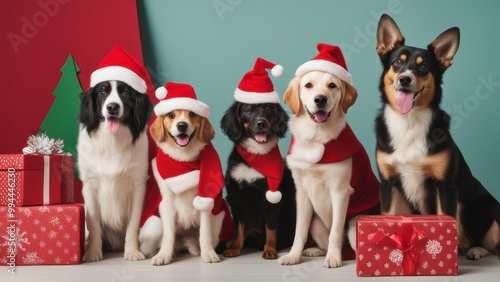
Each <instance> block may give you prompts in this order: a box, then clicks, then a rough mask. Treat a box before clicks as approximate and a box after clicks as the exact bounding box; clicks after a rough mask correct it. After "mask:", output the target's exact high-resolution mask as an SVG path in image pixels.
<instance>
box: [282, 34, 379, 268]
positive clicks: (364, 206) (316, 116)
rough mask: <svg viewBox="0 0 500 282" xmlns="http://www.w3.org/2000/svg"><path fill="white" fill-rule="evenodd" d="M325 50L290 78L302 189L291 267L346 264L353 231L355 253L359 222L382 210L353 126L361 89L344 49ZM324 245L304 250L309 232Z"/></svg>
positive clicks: (294, 156) (295, 165)
mask: <svg viewBox="0 0 500 282" xmlns="http://www.w3.org/2000/svg"><path fill="white" fill-rule="evenodd" d="M317 47H318V51H319V54H318V55H317V56H316V57H315V58H313V59H312V60H310V61H308V62H305V63H304V64H302V65H301V66H300V67H299V68H298V69H297V71H296V73H295V74H296V76H295V78H293V79H292V80H291V81H290V84H289V86H288V89H287V90H286V91H285V94H284V101H285V104H287V106H288V107H290V109H291V111H292V113H293V114H294V116H292V117H291V119H290V131H291V132H292V142H291V144H290V148H289V151H288V156H287V164H288V165H289V167H290V169H291V171H292V176H293V179H294V182H295V187H296V190H297V196H296V198H297V224H296V229H295V238H294V242H293V246H292V248H291V250H290V253H289V254H288V255H286V256H283V257H281V258H280V259H279V263H281V264H283V265H292V264H297V263H299V262H300V260H301V257H302V255H305V256H321V255H326V258H325V260H324V264H323V266H324V267H328V268H330V267H339V266H341V265H342V259H343V258H347V250H349V249H345V250H346V252H345V254H346V255H344V256H343V254H342V250H343V242H344V237H345V236H346V234H347V237H348V239H349V243H350V247H349V248H352V250H350V252H351V254H352V253H353V250H355V246H356V221H357V218H359V216H360V215H362V214H369V213H378V212H380V211H379V210H378V203H379V196H378V194H379V189H378V187H379V185H380V184H379V182H378V180H377V178H376V177H375V175H374V173H373V171H372V169H371V165H370V160H369V158H368V154H367V153H366V151H365V149H364V148H363V146H362V144H361V143H360V142H359V141H358V139H357V138H356V136H355V135H354V133H353V131H352V130H351V128H350V127H349V125H348V124H347V120H346V113H347V110H348V109H349V108H350V107H351V106H352V105H353V104H354V102H355V101H356V98H357V91H356V89H355V88H354V87H353V84H352V78H351V74H350V73H349V72H348V71H347V66H346V64H345V61H344V57H343V55H342V52H341V50H340V48H339V47H338V46H334V45H329V44H324V43H320V44H318V46H317ZM309 234H310V235H311V237H312V239H313V240H314V243H315V244H316V247H311V248H307V249H306V250H304V246H305V243H306V241H307V239H308V235H309Z"/></svg>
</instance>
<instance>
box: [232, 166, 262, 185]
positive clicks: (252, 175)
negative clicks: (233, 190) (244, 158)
mask: <svg viewBox="0 0 500 282" xmlns="http://www.w3.org/2000/svg"><path fill="white" fill-rule="evenodd" d="M230 173H231V177H232V178H234V179H235V180H236V181H238V182H239V183H241V182H243V181H246V182H248V183H252V182H254V181H255V180H257V179H262V178H265V176H264V175H262V174H261V173H260V172H258V171H256V170H255V169H254V168H252V167H250V166H247V165H245V164H243V163H240V164H238V165H236V166H235V167H234V168H233V169H232V170H231V172H230Z"/></svg>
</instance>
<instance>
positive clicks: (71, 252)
mask: <svg viewBox="0 0 500 282" xmlns="http://www.w3.org/2000/svg"><path fill="white" fill-rule="evenodd" d="M84 217H85V213H84V209H83V205H82V204H69V205H54V206H32V207H16V208H14V209H9V207H4V206H2V207H0V231H1V232H0V264H1V265H7V266H9V267H11V268H13V267H14V268H15V266H18V265H39V264H43V265H52V264H79V263H80V262H81V257H82V253H83V242H84V235H85V232H84V228H85V222H84Z"/></svg>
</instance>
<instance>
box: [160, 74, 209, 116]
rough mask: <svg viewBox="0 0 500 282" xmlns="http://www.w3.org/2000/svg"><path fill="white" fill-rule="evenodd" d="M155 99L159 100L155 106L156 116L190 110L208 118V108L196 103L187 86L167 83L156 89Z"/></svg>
mask: <svg viewBox="0 0 500 282" xmlns="http://www.w3.org/2000/svg"><path fill="white" fill-rule="evenodd" d="M155 94H156V98H158V99H159V100H160V103H158V104H157V105H156V106H155V114H156V115H157V116H161V115H165V114H167V113H169V112H171V111H173V110H190V111H193V112H194V113H196V114H197V115H200V116H202V117H206V118H208V114H209V113H210V108H209V107H208V105H207V104H205V103H203V102H201V101H198V99H197V98H196V93H195V92H194V88H193V87H192V86H191V85H189V84H184V83H175V82H167V84H165V86H161V87H158V88H157V89H156V92H155Z"/></svg>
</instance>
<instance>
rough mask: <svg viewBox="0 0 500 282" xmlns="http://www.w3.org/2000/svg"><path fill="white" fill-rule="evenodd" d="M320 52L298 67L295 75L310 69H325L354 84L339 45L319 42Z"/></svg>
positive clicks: (302, 73) (300, 74)
mask: <svg viewBox="0 0 500 282" xmlns="http://www.w3.org/2000/svg"><path fill="white" fill-rule="evenodd" d="M317 48H318V51H319V54H318V55H317V56H316V57H314V58H312V60H310V61H308V62H305V63H303V64H302V65H301V66H299V67H298V68H297V71H296V72H295V75H297V76H302V75H304V74H306V73H308V72H310V71H324V72H327V73H330V74H333V75H335V76H336V77H338V78H340V79H342V80H343V81H345V82H347V83H349V84H350V85H351V86H353V85H352V77H351V74H350V73H349V71H348V70H347V65H346V63H345V60H344V55H342V51H341V50H340V48H339V47H338V46H335V45H329V44H325V43H319V44H318V46H317Z"/></svg>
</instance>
